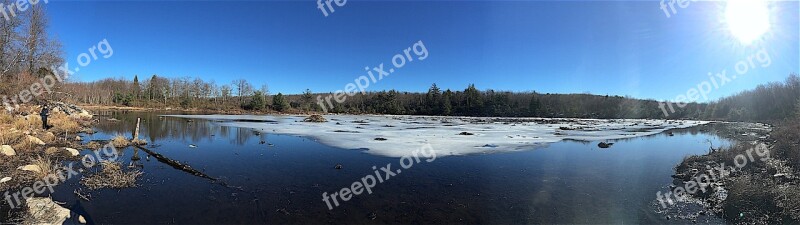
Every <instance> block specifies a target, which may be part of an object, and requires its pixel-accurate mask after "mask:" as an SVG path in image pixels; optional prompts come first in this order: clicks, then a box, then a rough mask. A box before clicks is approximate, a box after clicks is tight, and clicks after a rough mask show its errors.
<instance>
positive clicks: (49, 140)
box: [38, 132, 56, 143]
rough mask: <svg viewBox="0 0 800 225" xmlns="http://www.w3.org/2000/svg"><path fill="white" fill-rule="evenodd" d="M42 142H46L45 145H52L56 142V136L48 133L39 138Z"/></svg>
mask: <svg viewBox="0 0 800 225" xmlns="http://www.w3.org/2000/svg"><path fill="white" fill-rule="evenodd" d="M38 138H39V139H40V140H42V141H44V143H52V142H53V141H55V140H56V135H55V134H53V133H52V132H47V133H44V134H42V135H39V137H38Z"/></svg>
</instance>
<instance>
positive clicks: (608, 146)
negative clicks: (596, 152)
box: [597, 142, 614, 148]
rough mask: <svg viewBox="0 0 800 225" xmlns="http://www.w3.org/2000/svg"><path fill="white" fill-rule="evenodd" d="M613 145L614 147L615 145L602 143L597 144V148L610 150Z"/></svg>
mask: <svg viewBox="0 0 800 225" xmlns="http://www.w3.org/2000/svg"><path fill="white" fill-rule="evenodd" d="M612 145H614V143H605V142H600V144H597V147H600V148H610V147H611V146H612Z"/></svg>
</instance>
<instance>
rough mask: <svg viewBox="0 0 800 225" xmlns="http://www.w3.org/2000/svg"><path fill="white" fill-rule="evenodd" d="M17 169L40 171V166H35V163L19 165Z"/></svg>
mask: <svg viewBox="0 0 800 225" xmlns="http://www.w3.org/2000/svg"><path fill="white" fill-rule="evenodd" d="M17 169H19V170H24V171H31V172H35V173H41V172H42V168H41V167H39V166H37V165H27V166H20V167H19V168H17Z"/></svg>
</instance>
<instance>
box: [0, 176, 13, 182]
mask: <svg viewBox="0 0 800 225" xmlns="http://www.w3.org/2000/svg"><path fill="white" fill-rule="evenodd" d="M9 181H11V177H3V179H0V184H2V183H5V182H9Z"/></svg>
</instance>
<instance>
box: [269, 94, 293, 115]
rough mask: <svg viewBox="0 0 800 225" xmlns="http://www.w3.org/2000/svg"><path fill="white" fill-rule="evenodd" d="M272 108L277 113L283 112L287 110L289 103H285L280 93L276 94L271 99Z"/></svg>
mask: <svg viewBox="0 0 800 225" xmlns="http://www.w3.org/2000/svg"><path fill="white" fill-rule="evenodd" d="M272 108H273V109H275V110H277V111H278V112H283V111H284V110H287V109H289V103H287V102H286V99H285V98H283V94H281V93H280V92H278V94H277V95H275V97H274V98H273V99H272Z"/></svg>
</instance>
